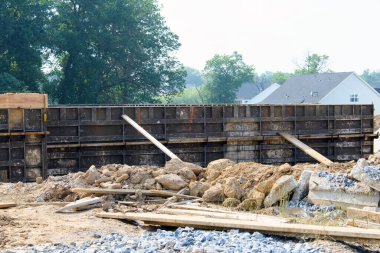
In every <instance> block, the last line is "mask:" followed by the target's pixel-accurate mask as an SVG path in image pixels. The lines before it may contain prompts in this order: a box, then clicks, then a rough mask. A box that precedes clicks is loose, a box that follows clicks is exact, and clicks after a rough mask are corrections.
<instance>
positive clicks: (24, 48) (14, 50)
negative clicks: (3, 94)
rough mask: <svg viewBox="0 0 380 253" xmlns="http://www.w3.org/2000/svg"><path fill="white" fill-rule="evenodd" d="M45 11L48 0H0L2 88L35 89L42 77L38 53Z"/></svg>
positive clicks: (44, 39)
mask: <svg viewBox="0 0 380 253" xmlns="http://www.w3.org/2000/svg"><path fill="white" fill-rule="evenodd" d="M48 12H49V5H48V1H41V0H2V1H0V31H1V36H0V73H1V76H0V79H1V80H0V83H1V85H2V87H1V91H9V92H11V91H12V92H17V91H38V89H39V88H40V86H41V84H42V83H43V82H44V81H45V79H44V75H43V73H42V70H41V66H42V59H41V57H40V55H41V50H42V48H43V45H44V43H45V41H46V32H45V29H44V27H45V24H46V22H47V17H48Z"/></svg>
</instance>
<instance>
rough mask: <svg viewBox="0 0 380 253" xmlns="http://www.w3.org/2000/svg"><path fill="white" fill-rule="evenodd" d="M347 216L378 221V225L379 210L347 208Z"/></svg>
mask: <svg viewBox="0 0 380 253" xmlns="http://www.w3.org/2000/svg"><path fill="white" fill-rule="evenodd" d="M347 218H349V219H354V220H363V221H368V222H374V223H378V224H379V226H380V212H375V211H366V210H363V209H358V208H353V207H349V208H347Z"/></svg>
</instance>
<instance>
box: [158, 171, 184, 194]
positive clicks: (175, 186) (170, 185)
mask: <svg viewBox="0 0 380 253" xmlns="http://www.w3.org/2000/svg"><path fill="white" fill-rule="evenodd" d="M156 181H157V182H158V183H159V184H160V185H162V187H163V188H164V189H167V190H175V191H178V190H180V189H182V188H183V187H185V186H186V185H187V183H186V182H185V181H184V180H183V179H182V178H181V177H180V176H178V175H176V174H167V175H161V176H158V177H156Z"/></svg>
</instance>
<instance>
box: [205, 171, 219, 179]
mask: <svg viewBox="0 0 380 253" xmlns="http://www.w3.org/2000/svg"><path fill="white" fill-rule="evenodd" d="M220 174H222V172H221V171H219V170H215V169H207V170H206V173H205V176H206V179H207V180H208V181H214V180H215V179H217V178H218V177H219V176H220Z"/></svg>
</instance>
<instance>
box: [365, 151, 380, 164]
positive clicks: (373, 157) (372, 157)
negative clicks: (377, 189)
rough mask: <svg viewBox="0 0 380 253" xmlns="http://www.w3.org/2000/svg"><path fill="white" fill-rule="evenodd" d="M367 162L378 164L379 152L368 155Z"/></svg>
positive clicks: (379, 159) (379, 161)
mask: <svg viewBox="0 0 380 253" xmlns="http://www.w3.org/2000/svg"><path fill="white" fill-rule="evenodd" d="M368 163H369V164H370V165H380V152H377V153H375V154H373V155H370V156H369V157H368Z"/></svg>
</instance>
